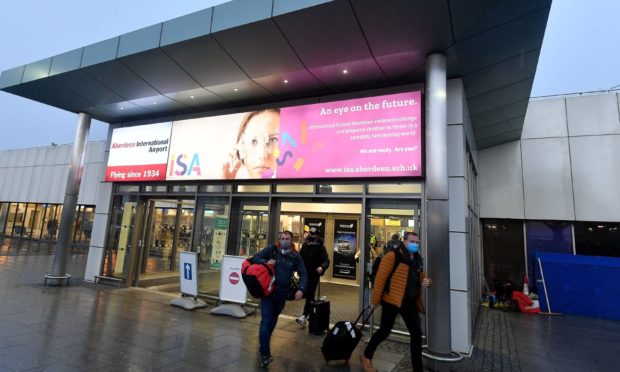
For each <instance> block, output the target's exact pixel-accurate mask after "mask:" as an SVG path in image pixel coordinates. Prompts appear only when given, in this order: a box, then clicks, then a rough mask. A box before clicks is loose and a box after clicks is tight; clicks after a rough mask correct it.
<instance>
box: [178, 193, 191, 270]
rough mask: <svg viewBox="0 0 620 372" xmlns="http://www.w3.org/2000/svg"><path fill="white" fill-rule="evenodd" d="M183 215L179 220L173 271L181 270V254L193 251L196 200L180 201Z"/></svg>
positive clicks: (181, 214) (180, 215)
mask: <svg viewBox="0 0 620 372" xmlns="http://www.w3.org/2000/svg"><path fill="white" fill-rule="evenodd" d="M179 203H180V205H181V211H180V212H181V213H180V214H179V218H178V220H177V221H178V222H177V223H178V228H177V229H176V230H177V237H176V247H175V261H174V264H173V267H172V270H178V269H179V262H180V260H179V259H180V253H181V252H187V251H191V249H190V245H191V242H190V240H191V237H192V227H193V226H194V214H195V212H194V207H195V204H194V199H189V200H180V201H179Z"/></svg>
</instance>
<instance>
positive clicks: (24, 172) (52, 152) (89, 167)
mask: <svg viewBox="0 0 620 372" xmlns="http://www.w3.org/2000/svg"><path fill="white" fill-rule="evenodd" d="M72 146H73V145H60V146H49V147H38V148H31V149H20V150H7V151H0V202H30V203H54V204H62V202H63V199H64V195H65V186H66V184H67V175H68V172H69V160H70V157H71V149H72ZM104 150H105V142H104V141H101V142H90V143H88V144H87V145H86V149H85V151H86V154H85V158H84V169H83V173H82V183H81V185H80V194H79V197H78V204H88V205H94V204H95V202H96V196H97V190H98V187H99V182H98V180H99V174H100V173H101V169H102V168H103V155H104Z"/></svg>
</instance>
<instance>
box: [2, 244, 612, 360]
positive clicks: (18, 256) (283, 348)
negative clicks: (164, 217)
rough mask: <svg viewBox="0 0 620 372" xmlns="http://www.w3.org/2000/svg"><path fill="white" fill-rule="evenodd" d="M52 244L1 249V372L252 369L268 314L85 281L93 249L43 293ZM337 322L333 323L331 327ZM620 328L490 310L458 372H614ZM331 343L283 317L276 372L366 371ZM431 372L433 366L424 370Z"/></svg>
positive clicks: (403, 351)
mask: <svg viewBox="0 0 620 372" xmlns="http://www.w3.org/2000/svg"><path fill="white" fill-rule="evenodd" d="M52 253H53V246H43V245H38V243H29V242H14V243H12V244H11V246H8V245H7V241H6V240H5V241H4V242H3V244H2V248H1V249H0V283H1V284H0V372H3V371H14V370H17V371H104V370H105V371H150V370H160V371H204V370H209V371H236V372H237V371H253V370H261V369H260V368H258V366H257V363H258V358H257V356H258V355H257V354H258V353H257V349H258V322H259V320H260V317H259V316H249V317H248V318H246V319H243V320H237V319H233V318H227V317H216V316H212V315H211V314H210V313H209V309H206V310H199V311H195V312H188V311H185V310H182V309H178V308H174V307H172V306H170V305H169V302H170V300H171V299H173V298H175V297H177V296H176V295H174V294H169V293H162V292H155V291H150V290H146V289H142V288H128V289H118V288H115V287H109V286H104V285H94V284H89V283H84V282H82V281H81V279H80V278H79V277H81V276H82V275H83V272H84V267H85V264H86V256H87V255H86V252H85V250H79V249H74V250H73V251H72V254H71V255H69V262H68V270H67V271H68V272H70V273H72V274H73V275H74V279H73V281H72V284H71V286H69V287H44V286H43V285H42V280H43V275H44V274H45V273H46V272H47V270H49V269H50V268H51V265H52V260H53V255H52ZM332 321H334V319H332ZM618 340H620V322H617V321H610V320H601V319H591V318H581V317H573V316H536V315H522V314H516V313H510V312H503V311H500V310H492V309H491V310H490V309H486V308H481V311H480V315H479V318H478V323H477V326H476V329H475V332H474V343H475V345H476V347H475V349H474V353H473V355H472V357H471V358H468V359H465V360H464V361H462V362H460V363H456V364H453V365H451V369H452V370H455V371H612V370H616V369H617V367H616V366H617V365H618V363H619V362H620V353H618V351H620V344H619V343H618ZM321 342H322V337H318V336H311V335H308V334H307V332H304V331H302V330H300V329H299V327H298V325H297V324H296V323H295V322H294V321H292V320H290V319H284V318H283V319H280V321H279V323H278V327H277V329H276V331H275V332H274V335H273V338H272V351H273V353H274V356H275V361H274V363H273V364H272V365H271V366H270V368H269V369H270V370H272V371H361V365H360V363H359V359H358V356H359V354H360V353H361V350H362V349H363V347H364V342H362V343H360V345H359V346H358V350H356V351H355V352H354V355H353V358H352V359H351V361H350V363H349V364H347V365H345V364H334V365H329V366H326V365H325V363H324V362H323V358H322V355H321V352H320V344H321ZM425 363H426V365H427V366H429V367H431V366H432V365H433V363H430V362H428V361H426V362H425ZM375 366H376V367H377V368H378V369H379V370H380V371H408V370H410V366H411V364H410V359H409V356H408V345H407V344H404V343H400V342H395V341H388V342H385V343H383V344H382V345H381V347H380V350H378V351H377V353H376V356H375Z"/></svg>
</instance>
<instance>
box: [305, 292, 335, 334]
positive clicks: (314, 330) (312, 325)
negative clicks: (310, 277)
mask: <svg viewBox="0 0 620 372" xmlns="http://www.w3.org/2000/svg"><path fill="white" fill-rule="evenodd" d="M320 298H321V282H320V281H319V300H316V301H312V302H310V314H308V323H309V324H308V333H310V334H313V335H322V334H323V333H324V332H325V331H327V330H328V329H329V316H330V304H329V301H327V300H321V299H320Z"/></svg>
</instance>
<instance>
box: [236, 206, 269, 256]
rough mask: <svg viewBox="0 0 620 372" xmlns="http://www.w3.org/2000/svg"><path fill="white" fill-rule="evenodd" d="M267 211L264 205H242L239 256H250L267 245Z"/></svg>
mask: <svg viewBox="0 0 620 372" xmlns="http://www.w3.org/2000/svg"><path fill="white" fill-rule="evenodd" d="M268 229H269V213H268V212H267V206H264V205H247V204H246V205H244V206H243V210H242V211H241V236H240V244H239V256H245V257H250V256H253V255H255V254H256V253H257V252H258V251H259V250H261V249H262V248H264V247H266V246H267V231H268Z"/></svg>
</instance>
